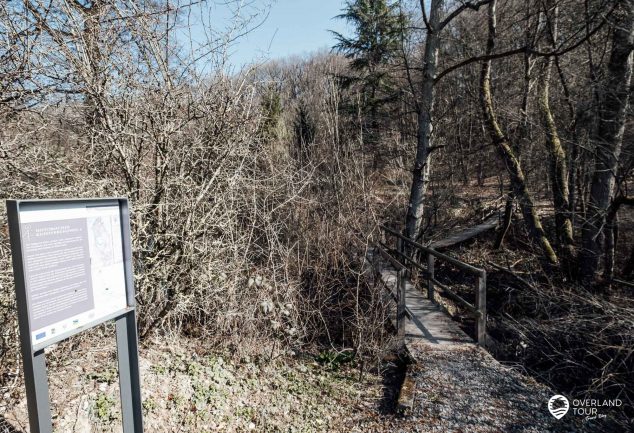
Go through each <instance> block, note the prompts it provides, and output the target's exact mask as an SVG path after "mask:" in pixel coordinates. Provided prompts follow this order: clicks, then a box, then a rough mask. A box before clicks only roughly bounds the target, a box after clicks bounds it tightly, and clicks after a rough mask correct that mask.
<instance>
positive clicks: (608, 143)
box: [579, 0, 634, 282]
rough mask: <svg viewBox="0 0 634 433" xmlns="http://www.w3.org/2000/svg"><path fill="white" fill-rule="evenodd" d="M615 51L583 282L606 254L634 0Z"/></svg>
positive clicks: (616, 35)
mask: <svg viewBox="0 0 634 433" xmlns="http://www.w3.org/2000/svg"><path fill="white" fill-rule="evenodd" d="M613 19H614V23H613V33H612V51H611V54H610V60H609V63H608V68H607V76H606V81H605V85H604V88H603V95H602V104H601V109H600V114H599V130H598V132H597V137H596V156H595V163H594V174H593V176H592V185H591V188H590V199H589V202H588V210H587V216H586V220H585V221H584V224H583V227H582V236H583V250H582V251H581V254H580V257H579V262H580V268H581V272H582V279H583V281H585V282H591V281H592V280H594V277H595V274H596V272H597V269H598V266H599V259H600V255H601V252H602V250H603V248H602V244H603V238H604V232H603V230H604V228H605V222H606V214H607V211H608V207H609V205H610V201H611V200H612V198H613V197H614V189H615V188H614V185H615V179H616V171H617V169H618V159H619V156H620V154H621V145H622V142H623V132H624V129H625V119H626V116H627V109H628V103H629V96H630V81H631V78H632V50H633V48H634V0H621V1H620V2H619V4H618V6H617V7H616V9H615V11H614V13H613Z"/></svg>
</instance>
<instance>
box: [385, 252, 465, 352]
mask: <svg viewBox="0 0 634 433" xmlns="http://www.w3.org/2000/svg"><path fill="white" fill-rule="evenodd" d="M379 266H380V265H379ZM379 269H381V268H379ZM380 275H381V280H382V281H383V283H384V284H385V285H386V286H387V287H388V289H389V290H391V291H392V293H395V292H396V271H395V270H394V269H393V268H388V267H387V264H385V266H384V267H383V268H382V269H381V271H380ZM405 305H406V308H407V310H409V312H410V315H411V316H412V317H411V319H410V318H408V319H407V320H406V321H405V340H406V341H405V344H406V345H408V344H410V343H413V342H415V341H419V342H422V343H426V344H431V345H439V344H460V343H474V341H473V339H471V338H470V337H469V336H468V335H467V334H465V333H464V332H463V331H462V330H461V329H460V327H459V326H458V324H457V323H456V322H454V321H453V320H451V318H450V317H449V316H447V315H446V314H445V313H444V312H443V311H442V310H441V309H440V307H439V306H438V305H437V304H434V303H433V302H431V301H430V300H429V299H427V297H426V296H425V295H423V293H422V292H421V291H420V290H418V289H417V288H416V287H414V285H413V284H412V283H411V282H410V281H409V280H407V283H406V286H405Z"/></svg>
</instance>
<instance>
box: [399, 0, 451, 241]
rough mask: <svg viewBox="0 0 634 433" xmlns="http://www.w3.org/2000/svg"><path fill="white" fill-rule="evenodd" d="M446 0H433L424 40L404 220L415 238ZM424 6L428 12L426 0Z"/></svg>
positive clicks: (428, 165) (420, 217)
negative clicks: (419, 93)
mask: <svg viewBox="0 0 634 433" xmlns="http://www.w3.org/2000/svg"><path fill="white" fill-rule="evenodd" d="M444 5H445V0H432V1H431V5H430V10H429V28H428V29H427V38H426V40H425V54H424V57H423V81H422V85H421V100H420V104H419V109H418V134H417V144H416V157H415V159H414V168H413V170H412V186H411V189H410V195H409V204H408V208H407V216H406V219H405V236H407V237H408V238H410V239H413V240H416V239H417V238H418V237H419V236H420V229H421V223H422V221H423V212H424V200H425V193H426V192H427V184H428V183H429V175H430V172H431V150H432V143H431V141H432V137H431V134H432V111H433V108H434V80H435V78H436V67H437V65H438V49H439V47H440V18H441V17H440V14H441V12H442V9H443V8H444ZM421 8H422V9H423V13H425V10H424V8H425V5H424V2H421Z"/></svg>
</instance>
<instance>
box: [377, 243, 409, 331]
mask: <svg viewBox="0 0 634 433" xmlns="http://www.w3.org/2000/svg"><path fill="white" fill-rule="evenodd" d="M377 251H378V252H379V254H381V256H382V257H383V258H384V259H385V260H387V261H388V262H389V263H390V264H391V265H392V267H393V268H394V269H395V270H396V293H394V292H392V291H391V289H389V287H387V286H386V287H387V288H388V292H389V295H390V297H391V298H392V300H394V301H395V302H396V333H397V336H398V339H399V340H401V342H402V341H403V340H404V338H405V317H407V315H408V314H407V311H406V309H407V307H406V305H405V285H406V280H407V274H408V269H407V267H406V266H405V265H403V264H402V263H401V262H399V261H398V260H396V259H395V258H394V257H392V256H391V255H390V254H389V253H388V252H387V251H386V250H385V248H383V247H382V246H380V245H379V246H377Z"/></svg>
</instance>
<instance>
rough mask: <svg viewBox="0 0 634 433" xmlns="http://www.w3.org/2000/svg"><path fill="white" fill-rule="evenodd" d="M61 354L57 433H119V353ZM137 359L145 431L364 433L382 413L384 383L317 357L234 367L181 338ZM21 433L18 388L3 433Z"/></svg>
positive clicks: (56, 375) (53, 373)
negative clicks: (329, 365)
mask: <svg viewBox="0 0 634 433" xmlns="http://www.w3.org/2000/svg"><path fill="white" fill-rule="evenodd" d="M82 346H87V345H86V344H82ZM55 351H60V348H57V349H55ZM55 351H53V353H50V354H48V356H47V358H48V364H49V371H48V373H49V387H50V400H51V410H52V413H53V423H54V430H55V431H56V432H64V433H70V432H79V433H84V432H120V431H121V427H120V424H121V412H120V407H119V395H118V393H119V390H118V376H117V369H116V352H115V349H114V344H102V345H99V344H98V345H96V346H95V345H91V347H82V348H81V349H79V350H74V351H73V352H74V354H73V355H70V354H68V353H66V354H65V356H63V361H60V360H61V359H62V357H59V358H57V357H56V356H55V353H54V352H55ZM62 352H66V350H62ZM140 357H141V360H140V370H141V380H142V384H141V386H142V398H143V411H144V425H145V431H147V432H211V431H222V432H248V431H255V432H329V431H341V432H344V431H359V432H360V431H367V430H366V429H363V428H361V427H359V426H361V425H364V423H365V419H366V418H368V419H374V418H377V417H380V416H381V411H382V410H383V409H382V407H383V406H384V403H383V400H384V396H383V393H384V389H383V388H384V387H383V379H382V377H381V376H379V375H377V374H370V373H366V374H364V375H363V377H362V378H361V380H359V379H360V378H359V371H358V370H357V369H354V368H348V367H340V368H328V367H327V366H324V365H321V364H319V363H318V362H316V361H315V360H314V359H315V358H314V357H308V356H301V355H296V356H295V357H293V356H288V355H285V356H281V357H279V358H277V359H274V360H270V359H259V358H255V359H252V358H249V357H246V358H243V359H232V356H231V355H230V354H227V355H226V356H221V355H219V354H217V353H214V352H213V350H210V351H209V352H207V351H205V350H202V349H201V343H200V341H198V340H187V339H183V338H179V339H174V340H173V341H169V342H168V341H158V340H157V341H154V342H152V343H150V344H148V345H147V346H146V347H145V348H142V349H141V350H140ZM234 358H235V357H234ZM79 359H81V362H78V360H79ZM360 428H361V429H360ZM23 431H24V432H25V431H28V415H27V410H26V399H25V397H24V391H23V387H22V386H18V387H16V388H15V389H14V391H13V393H12V394H11V395H5V396H3V402H2V406H0V432H1V433H5V432H6V433H13V432H23Z"/></svg>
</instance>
